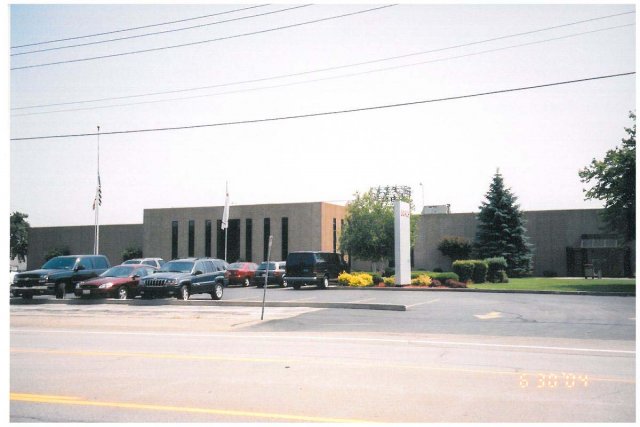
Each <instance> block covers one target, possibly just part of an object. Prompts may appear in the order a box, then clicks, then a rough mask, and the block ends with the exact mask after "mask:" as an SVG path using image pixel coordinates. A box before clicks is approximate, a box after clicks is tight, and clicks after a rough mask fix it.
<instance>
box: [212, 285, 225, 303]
mask: <svg viewBox="0 0 640 427" xmlns="http://www.w3.org/2000/svg"><path fill="white" fill-rule="evenodd" d="M223 293H224V289H223V288H222V285H221V284H220V283H216V284H215V285H213V292H211V299H215V300H219V299H222V294H223Z"/></svg>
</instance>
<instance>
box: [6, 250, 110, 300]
mask: <svg viewBox="0 0 640 427" xmlns="http://www.w3.org/2000/svg"><path fill="white" fill-rule="evenodd" d="M110 267H111V264H110V263H109V259H108V258H107V257H106V256H104V255H65V256H57V257H54V258H51V259H50V260H49V261H47V262H46V263H45V264H44V265H43V266H42V268H41V269H40V270H32V271H25V272H24V273H18V274H16V275H15V276H14V278H13V283H12V284H11V292H12V293H13V296H16V297H19V296H21V297H22V298H23V299H31V298H33V296H34V295H55V296H56V298H58V299H62V298H64V296H65V294H66V293H67V292H73V291H74V289H75V287H76V283H78V282H82V281H84V280H89V279H91V278H93V277H96V276H99V275H100V274H102V273H104V272H105V271H107V269H108V268H110Z"/></svg>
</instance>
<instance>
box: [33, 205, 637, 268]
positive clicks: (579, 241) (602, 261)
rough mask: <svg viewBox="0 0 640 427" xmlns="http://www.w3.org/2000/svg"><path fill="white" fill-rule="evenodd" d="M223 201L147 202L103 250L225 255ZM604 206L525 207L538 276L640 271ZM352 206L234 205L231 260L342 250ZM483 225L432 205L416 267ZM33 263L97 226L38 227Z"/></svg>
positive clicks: (103, 235) (436, 262)
mask: <svg viewBox="0 0 640 427" xmlns="http://www.w3.org/2000/svg"><path fill="white" fill-rule="evenodd" d="M223 210H224V207H223V206H213V207H193V208H167V209H145V210H144V215H143V218H144V219H143V221H144V222H143V223H142V224H125V225H104V226H101V227H100V253H102V254H104V255H107V256H108V257H109V259H110V261H111V263H112V264H114V265H115V264H119V263H120V262H121V261H122V252H123V250H124V249H125V248H128V247H133V248H140V249H142V251H143V254H144V256H147V257H161V258H164V259H165V260H169V259H174V258H183V257H191V256H194V257H204V256H211V257H215V258H221V259H224V258H225V231H224V230H221V228H220V224H221V219H222V213H223ZM599 212H600V211H599V210H597V209H576V210H548V211H528V212H527V211H525V212H524V216H525V219H526V220H527V225H526V227H527V235H528V237H529V240H530V243H531V244H532V245H533V254H534V256H533V268H534V269H533V273H534V275H535V276H542V275H544V274H545V273H546V274H557V275H558V276H575V277H579V276H582V275H584V265H585V264H593V265H594V267H596V268H598V269H600V271H601V272H602V274H603V276H607V277H623V276H632V275H635V241H633V242H627V243H624V242H621V241H620V240H619V239H616V237H615V236H612V235H610V234H607V233H604V232H603V231H602V226H603V224H602V221H601V220H600V216H599ZM344 217H345V207H344V206H340V205H335V204H331V203H325V202H315V203H291V204H270V205H242V206H231V208H230V214H229V227H228V229H227V231H226V254H227V256H226V259H227V260H228V261H229V262H234V261H236V260H246V261H253V262H262V261H264V260H265V259H266V258H267V250H268V242H269V236H273V244H272V248H271V257H270V259H272V260H284V259H286V256H287V254H288V253H289V252H292V251H300V250H323V251H331V252H340V247H339V241H340V233H341V232H342V229H343V226H344ZM476 227H477V220H476V214H474V213H453V214H452V213H449V209H448V208H447V209H444V210H437V209H435V210H434V209H431V210H426V211H425V212H423V214H422V215H420V216H419V218H418V227H417V236H416V242H415V246H414V248H413V251H412V252H413V256H412V267H413V268H414V269H421V270H433V269H435V268H441V269H443V270H445V271H447V270H450V268H451V260H450V259H448V258H446V257H444V256H443V255H442V254H441V253H440V251H439V250H438V249H437V247H438V244H439V242H440V241H441V240H442V238H444V237H446V236H459V237H463V238H465V239H467V240H469V241H471V242H473V240H474V238H475V232H476ZM29 240H30V241H29V253H28V257H27V259H28V263H27V264H28V265H27V268H28V269H35V268H39V267H40V266H41V265H42V264H43V263H44V261H45V259H44V258H45V254H46V253H47V252H48V251H49V250H51V249H52V248H56V247H57V248H67V249H68V250H69V251H70V252H71V253H73V254H87V253H92V252H93V243H94V227H93V226H89V225H88V226H79V227H38V228H32V229H31V233H30V238H29ZM352 267H353V269H356V270H371V263H370V262H364V261H357V260H352Z"/></svg>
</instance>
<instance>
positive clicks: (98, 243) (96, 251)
mask: <svg viewBox="0 0 640 427" xmlns="http://www.w3.org/2000/svg"><path fill="white" fill-rule="evenodd" d="M96 191H98V192H99V191H101V189H100V126H98V188H97V189H96ZM96 196H98V195H97V194H96ZM100 204H101V200H97V201H96V203H95V206H96V247H95V255H98V253H100V220H99V217H100V214H99V211H100Z"/></svg>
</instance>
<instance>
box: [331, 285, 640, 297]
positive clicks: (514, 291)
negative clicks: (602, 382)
mask: <svg viewBox="0 0 640 427" xmlns="http://www.w3.org/2000/svg"><path fill="white" fill-rule="evenodd" d="M330 289H336V290H369V291H395V292H399V291H404V292H478V293H491V294H533V295H535V294H549V295H591V296H604V297H635V296H636V294H635V292H589V291H527V290H522V289H512V290H511V289H471V288H459V289H455V288H448V289H445V288H424V289H420V288H403V287H393V288H376V287H348V286H345V287H336V288H330Z"/></svg>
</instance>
